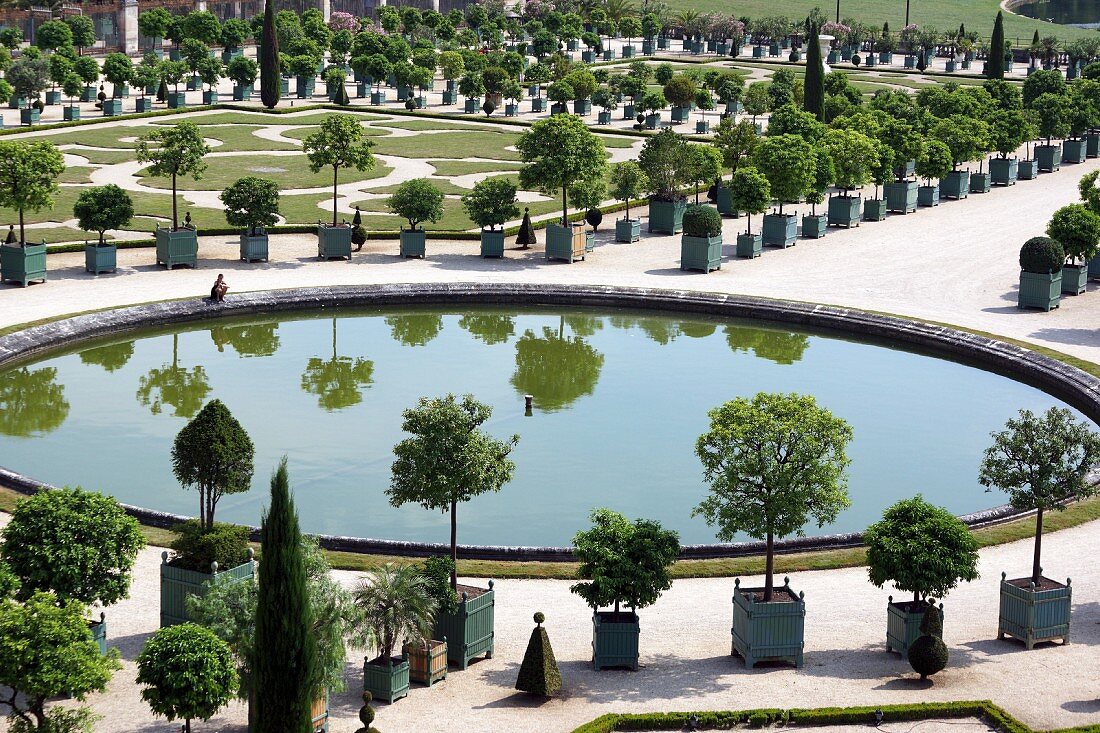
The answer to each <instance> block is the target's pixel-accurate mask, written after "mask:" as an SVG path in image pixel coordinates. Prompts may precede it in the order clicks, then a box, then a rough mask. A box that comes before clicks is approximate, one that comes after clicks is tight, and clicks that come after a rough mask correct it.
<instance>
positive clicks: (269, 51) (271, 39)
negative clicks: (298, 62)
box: [260, 0, 281, 109]
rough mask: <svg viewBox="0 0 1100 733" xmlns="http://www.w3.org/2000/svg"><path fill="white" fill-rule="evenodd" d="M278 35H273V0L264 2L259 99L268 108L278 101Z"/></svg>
mask: <svg viewBox="0 0 1100 733" xmlns="http://www.w3.org/2000/svg"><path fill="white" fill-rule="evenodd" d="M280 91H281V90H280V88H279V37H278V36H277V35H275V2H274V0H267V2H265V3H264V32H263V36H262V37H261V39H260V101H261V102H263V104H264V106H265V107H267V108H268V109H272V108H273V107H274V106H275V105H277V104H278V103H279V93H280Z"/></svg>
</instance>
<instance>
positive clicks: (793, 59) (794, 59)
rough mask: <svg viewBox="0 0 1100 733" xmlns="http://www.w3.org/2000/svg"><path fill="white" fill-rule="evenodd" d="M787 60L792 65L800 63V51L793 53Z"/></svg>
mask: <svg viewBox="0 0 1100 733" xmlns="http://www.w3.org/2000/svg"><path fill="white" fill-rule="evenodd" d="M787 60H788V61H790V62H791V63H792V64H796V63H798V51H791V52H790V54H789V55H788V56H787Z"/></svg>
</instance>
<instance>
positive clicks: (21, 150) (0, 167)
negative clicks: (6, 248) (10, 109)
mask: <svg viewBox="0 0 1100 733" xmlns="http://www.w3.org/2000/svg"><path fill="white" fill-rule="evenodd" d="M64 170H65V160H64V157H63V156H62V155H61V151H60V150H58V149H57V146H56V145H54V144H53V143H49V142H45V141H37V142H26V141H23V140H19V141H7V140H0V206H4V207H7V208H9V209H15V210H17V211H18V212H19V241H20V242H26V241H27V236H26V231H25V229H24V224H23V213H24V212H25V211H27V210H30V211H40V210H42V209H48V208H51V207H52V206H53V197H54V194H56V193H57V190H58V189H57V177H58V176H60V175H61V174H62V173H63V172H64Z"/></svg>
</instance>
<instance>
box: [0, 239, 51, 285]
mask: <svg viewBox="0 0 1100 733" xmlns="http://www.w3.org/2000/svg"><path fill="white" fill-rule="evenodd" d="M0 280H2V281H3V282H6V283H7V282H16V283H19V284H20V285H22V286H23V287H27V285H29V284H30V283H31V282H33V281H35V280H41V281H42V282H46V244H45V243H42V244H30V243H28V244H27V245H26V246H25V247H20V246H19V245H18V244H5V245H0Z"/></svg>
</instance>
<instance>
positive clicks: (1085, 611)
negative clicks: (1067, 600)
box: [1070, 601, 1100, 646]
mask: <svg viewBox="0 0 1100 733" xmlns="http://www.w3.org/2000/svg"><path fill="white" fill-rule="evenodd" d="M1070 618H1071V619H1072V626H1071V627H1070V641H1072V642H1073V643H1074V644H1088V645H1092V646H1095V645H1097V644H1100V601H1089V602H1088V603H1075V604H1073V610H1072V612H1071V614H1070Z"/></svg>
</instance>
